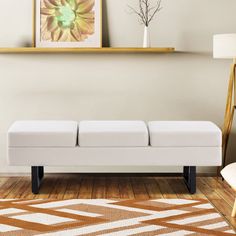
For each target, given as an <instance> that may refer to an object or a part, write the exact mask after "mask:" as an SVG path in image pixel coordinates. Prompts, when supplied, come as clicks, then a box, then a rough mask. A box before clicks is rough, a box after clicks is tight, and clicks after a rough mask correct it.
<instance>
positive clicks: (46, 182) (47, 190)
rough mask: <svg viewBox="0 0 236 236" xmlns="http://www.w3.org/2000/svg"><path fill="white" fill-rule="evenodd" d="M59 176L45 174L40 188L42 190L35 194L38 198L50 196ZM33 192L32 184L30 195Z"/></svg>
mask: <svg viewBox="0 0 236 236" xmlns="http://www.w3.org/2000/svg"><path fill="white" fill-rule="evenodd" d="M57 181H58V178H56V177H52V176H45V177H44V179H43V182H42V185H41V188H40V192H39V194H37V195H34V194H33V195H34V196H35V198H37V199H47V198H50V195H51V193H52V191H53V190H54V189H55V186H56V183H57ZM31 194H32V192H31V186H30V193H29V195H28V196H30V195H31Z"/></svg>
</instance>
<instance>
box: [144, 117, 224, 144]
mask: <svg viewBox="0 0 236 236" xmlns="http://www.w3.org/2000/svg"><path fill="white" fill-rule="evenodd" d="M148 128H149V133H150V144H151V146H153V147H221V144H222V133H221V130H220V129H219V128H218V127H217V126H216V125H215V124H214V123H212V122H208V121H152V122H149V123H148Z"/></svg>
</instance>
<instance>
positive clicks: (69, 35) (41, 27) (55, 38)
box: [35, 0, 101, 47]
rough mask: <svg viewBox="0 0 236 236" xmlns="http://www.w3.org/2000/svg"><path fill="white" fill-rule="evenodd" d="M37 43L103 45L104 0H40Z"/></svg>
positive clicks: (41, 44)
mask: <svg viewBox="0 0 236 236" xmlns="http://www.w3.org/2000/svg"><path fill="white" fill-rule="evenodd" d="M35 10H36V19H35V25H36V29H35V34H36V35H35V44H36V45H35V46H36V47H101V0H36V5H35Z"/></svg>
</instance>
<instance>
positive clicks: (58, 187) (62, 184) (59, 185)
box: [49, 177, 67, 199]
mask: <svg viewBox="0 0 236 236" xmlns="http://www.w3.org/2000/svg"><path fill="white" fill-rule="evenodd" d="M66 187H67V179H66V178H65V177H61V178H60V177H59V178H57V181H56V184H55V187H54V189H53V191H52V192H51V193H50V196H49V198H52V199H64V195H65V192H66Z"/></svg>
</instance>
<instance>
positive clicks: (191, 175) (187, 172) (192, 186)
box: [183, 166, 196, 194]
mask: <svg viewBox="0 0 236 236" xmlns="http://www.w3.org/2000/svg"><path fill="white" fill-rule="evenodd" d="M183 176H184V179H185V183H186V185H187V187H188V190H189V192H190V193H191V194H194V193H196V166H185V167H184V173H183Z"/></svg>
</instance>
